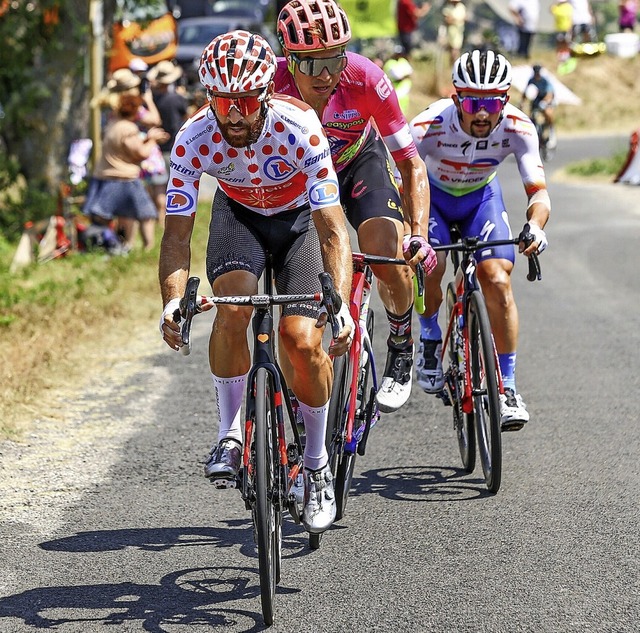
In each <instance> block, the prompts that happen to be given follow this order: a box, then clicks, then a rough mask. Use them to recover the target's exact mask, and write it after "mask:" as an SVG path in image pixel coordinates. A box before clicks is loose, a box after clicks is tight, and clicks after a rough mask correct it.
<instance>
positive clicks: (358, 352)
mask: <svg viewBox="0 0 640 633" xmlns="http://www.w3.org/2000/svg"><path fill="white" fill-rule="evenodd" d="M418 246H419V245H418ZM352 260H353V281H352V284H351V295H350V298H349V312H350V313H351V317H352V319H353V322H354V323H356V324H357V325H356V329H355V332H354V337H353V342H352V344H351V347H350V349H349V353H348V354H345V355H344V356H338V357H336V358H334V359H333V387H332V389H331V398H330V400H329V416H328V423H327V440H326V445H327V453H328V454H329V465H330V467H331V472H332V474H333V479H334V486H335V494H336V521H338V520H340V519H342V517H343V516H344V513H345V511H346V507H347V501H348V498H349V491H350V489H351V483H352V480H353V472H354V468H355V463H356V457H357V455H364V454H365V451H366V446H367V440H368V438H369V432H370V431H371V429H372V428H373V427H374V426H375V424H376V422H377V421H378V419H379V418H380V410H379V408H378V405H377V403H376V393H377V391H378V376H377V373H376V364H375V356H374V353H373V329H374V312H373V309H372V308H371V306H370V301H371V281H372V278H373V272H372V270H371V266H370V265H371V264H376V265H380V264H385V265H386V264H389V265H399V266H406V265H407V262H406V261H405V260H404V259H396V258H392V257H383V256H380V255H367V254H364V253H353V254H352ZM329 291H330V288H327V289H324V288H323V293H324V294H325V295H326V294H327V293H328V292H329ZM321 539H322V535H321V534H312V535H311V536H310V541H309V545H310V547H311V548H312V549H317V548H318V547H319V546H320V541H321Z"/></svg>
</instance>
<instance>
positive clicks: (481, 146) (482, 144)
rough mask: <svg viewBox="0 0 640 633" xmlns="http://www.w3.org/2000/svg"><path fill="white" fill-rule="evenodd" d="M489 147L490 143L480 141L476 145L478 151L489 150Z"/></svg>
mask: <svg viewBox="0 0 640 633" xmlns="http://www.w3.org/2000/svg"><path fill="white" fill-rule="evenodd" d="M487 147H489V141H486V140H484V141H478V142H477V143H476V149H487Z"/></svg>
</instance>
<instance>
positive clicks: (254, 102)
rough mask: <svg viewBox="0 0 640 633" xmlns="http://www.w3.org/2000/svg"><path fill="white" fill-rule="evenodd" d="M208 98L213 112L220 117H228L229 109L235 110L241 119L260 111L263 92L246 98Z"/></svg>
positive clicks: (214, 96)
mask: <svg viewBox="0 0 640 633" xmlns="http://www.w3.org/2000/svg"><path fill="white" fill-rule="evenodd" d="M210 97H211V104H212V105H213V108H214V110H215V111H216V113H217V114H219V115H220V116H228V115H229V112H230V111H231V108H236V110H238V112H240V114H241V115H242V116H243V117H247V116H249V115H251V114H253V113H254V112H256V111H257V110H259V109H260V105H261V104H262V102H263V101H264V92H261V93H260V94H259V95H256V96H246V97H220V96H218V95H213V94H212V95H210Z"/></svg>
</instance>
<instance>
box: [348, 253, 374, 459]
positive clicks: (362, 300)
mask: <svg viewBox="0 0 640 633" xmlns="http://www.w3.org/2000/svg"><path fill="white" fill-rule="evenodd" d="M372 278H373V273H372V271H371V268H369V266H368V264H366V263H365V256H364V255H362V254H361V253H354V254H353V282H352V287H351V295H350V298H349V312H350V313H351V318H352V319H353V322H354V323H358V327H356V331H355V333H354V337H353V343H352V345H351V349H350V350H349V366H350V367H351V377H350V386H349V400H348V409H347V425H346V437H345V450H346V451H348V452H351V453H353V452H355V450H356V444H357V443H358V442H359V441H360V440H361V439H362V437H363V435H364V433H365V430H366V429H365V427H366V426H367V424H368V425H369V426H370V427H371V426H374V425H375V423H376V422H377V420H378V418H379V417H380V411H379V410H378V407H377V405H375V404H374V410H373V411H372V415H371V418H370V419H369V420H365V421H364V424H363V425H362V426H361V427H360V428H358V429H356V437H355V438H354V430H353V425H354V421H355V415H356V400H357V397H358V388H357V387H358V376H359V373H360V369H361V367H362V362H361V359H362V353H363V351H366V352H367V354H369V355H370V357H371V359H372V362H371V378H372V382H373V388H374V389H375V390H376V392H377V390H378V377H377V374H376V368H375V363H374V362H373V359H374V356H373V348H372V345H371V339H370V338H369V331H368V330H367V317H368V315H369V302H370V299H371V280H372Z"/></svg>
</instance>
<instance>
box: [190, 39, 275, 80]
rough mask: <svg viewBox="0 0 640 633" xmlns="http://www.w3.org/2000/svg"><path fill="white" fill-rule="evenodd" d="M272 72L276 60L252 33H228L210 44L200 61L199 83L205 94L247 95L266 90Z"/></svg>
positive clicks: (264, 43) (265, 44)
mask: <svg viewBox="0 0 640 633" xmlns="http://www.w3.org/2000/svg"><path fill="white" fill-rule="evenodd" d="M275 72H276V56H275V54H274V52H273V51H272V50H271V47H270V46H269V44H268V42H267V41H266V40H265V39H264V38H263V37H261V36H260V35H256V34H254V33H249V32H247V31H231V32H230V33H224V34H222V35H219V36H218V37H216V38H214V39H213V40H211V42H210V43H209V45H208V46H207V47H206V48H205V49H204V51H203V52H202V57H201V58H200V70H199V76H200V83H201V84H202V85H203V86H204V87H205V89H206V90H207V92H249V91H251V90H258V89H264V88H266V87H267V86H268V85H269V84H270V83H271V80H272V79H273V76H274V75H275Z"/></svg>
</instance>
